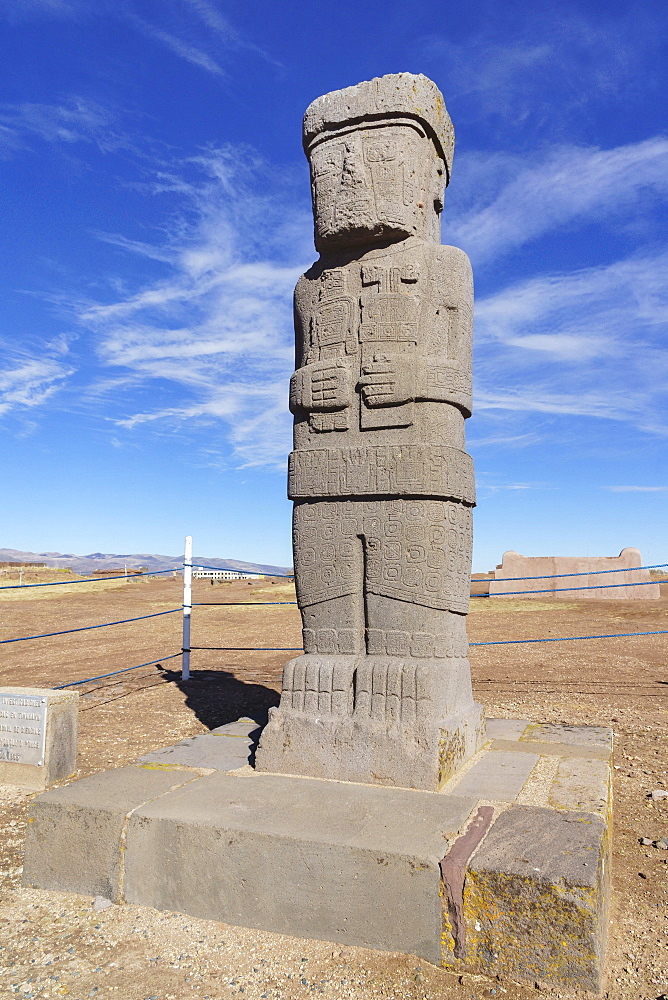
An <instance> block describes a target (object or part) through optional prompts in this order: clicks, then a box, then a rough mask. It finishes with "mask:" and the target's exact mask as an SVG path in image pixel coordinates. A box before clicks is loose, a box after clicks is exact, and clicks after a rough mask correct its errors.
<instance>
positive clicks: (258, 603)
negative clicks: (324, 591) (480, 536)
mask: <svg viewBox="0 0 668 1000" xmlns="http://www.w3.org/2000/svg"><path fill="white" fill-rule="evenodd" d="M666 567H668V563H656V564H654V565H652V566H637V567H629V568H623V569H607V570H594V571H593V572H582V573H579V572H578V573H557V574H546V575H545V576H526V577H506V578H505V579H504V582H506V581H520V580H547V579H558V578H564V577H580V576H587V577H590V576H595V575H600V574H605V573H620V572H631V571H637V570H650V569H663V568H666ZM182 568H183V567H180V566H179V567H172V568H171V569H164V570H155V571H146V572H144V573H132V574H130V575H128V574H123V575H119V576H111V577H110V576H101V577H86V578H82V579H80V580H57V581H53V582H51V583H31V584H25V587H26V588H29V587H58V586H65V585H69V586H71V585H72V584H77V583H98V582H101V581H103V580H121V579H134V578H137V577H141V576H160V575H163V574H165V573H175V572H181V570H182ZM193 568H194V569H209V570H221V569H224V568H222V567H220V566H202V565H199V564H197V565H193ZM231 572H235V571H234V570H232V571H231ZM248 575H249V576H255V577H262V576H269V577H276V578H281V579H287V580H294V574H292V573H268V574H262V573H260V572H258V573H252V574H248ZM488 582H493V581H491V580H488V579H483V580H480V581H472V583H480V584H482V585H484V584H486V583H488ZM659 582H661V581H659V580H648V581H645V580H643V581H639V582H637V583H611V584H603V583H601V584H598V585H596V584H595V585H589V586H586V587H555V588H545V589H541V590H525V591H509V592H507V593H505V594H472V595H471V596H472V597H475V598H483V597H484V598H490V597H515V596H524V595H529V594H554V593H557V592H560V593H561V592H567V591H581V590H598V589H614V588H616V587H642V586H648V585H650V584H653V583H659ZM18 589H23V585H21V584H12V585H9V586H2V587H0V590H18ZM296 605H297V602H296V601H199V602H194V603H193V604H192V605H190V606H191V607H218V606H220V607H236V606H241V607H257V606H275V607H277V606H293V607H294V606H296ZM184 607H185V604H184ZM184 607H179V608H171V609H170V610H168V611H157V612H154V613H152V614H148V615H138V616H136V617H134V618H124V619H121V620H120V621H113V622H101V623H99V624H95V625H84V626H80V627H78V628H71V629H63V630H61V631H58V632H45V633H42V634H39V635H29V636H22V637H20V638H17V639H3V640H0V645H6V644H9V643H14V642H27V641H30V640H34V639H46V638H50V637H52V636H59V635H70V634H72V633H75V632H87V631H90V630H92V629H99V628H108V627H110V626H113V625H126V624H130V623H133V622H138V621H145V620H146V619H149V618H158V617H161V616H162V615H171V614H175V613H177V612H181V611H183V610H184ZM666 634H668V629H657V630H654V631H647V632H620V633H610V634H603V635H574V636H549V637H542V638H537V639H496V640H492V641H487V642H472V643H470V644H469V645H470V646H472V647H474V646H476V647H477V646H511V645H524V644H527V643H541V642H574V641H581V640H590V639H620V638H635V637H640V636H647V635H666ZM190 649H192V650H202V651H222V652H227V651H228V652H285V653H293V652H301V651H302V649H303V647H301V646H191V647H190V648H189V649H188V652H189V651H190ZM184 652H185V650H183V649H182V650H181V651H180V652H178V653H169V654H168V655H166V656H162V657H159V658H158V659H155V660H148V661H146V662H145V663H139V664H137V665H136V666H133V667H124V668H122V669H120V670H113V671H110V672H108V673H105V674H98V675H97V676H95V677H87V678H84V679H83V680H79V681H70V682H69V683H67V684H59V685H57V689H61V688H67V687H77V686H79V685H82V684H88V683H91V682H93V681H99V680H104V679H106V678H108V677H115V676H118V675H119V674H125V673H130V672H131V671H133V670H139V669H140V668H142V667H148V666H153V665H155V664H157V663H162V661H163V660H171V659H174V658H175V657H177V656H183V655H184Z"/></svg>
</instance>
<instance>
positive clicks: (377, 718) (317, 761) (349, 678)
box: [255, 654, 484, 792]
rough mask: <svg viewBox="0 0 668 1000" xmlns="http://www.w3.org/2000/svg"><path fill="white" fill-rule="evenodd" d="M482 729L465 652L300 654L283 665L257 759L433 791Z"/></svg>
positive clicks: (263, 764) (267, 764) (280, 769)
mask: <svg viewBox="0 0 668 1000" xmlns="http://www.w3.org/2000/svg"><path fill="white" fill-rule="evenodd" d="M483 736H484V718H483V711H482V706H481V705H479V704H478V703H477V702H475V701H474V700H473V696H472V693H471V671H470V667H469V663H468V660H466V659H465V658H462V657H460V658H455V657H451V658H449V659H448V661H447V669H446V661H445V658H444V659H441V660H436V659H427V658H425V659H411V658H402V657H388V656H385V657H383V656H357V657H356V656H329V657H327V656H320V655H313V654H305V655H304V656H299V657H296V658H295V659H294V660H291V661H289V662H288V663H287V664H286V666H285V669H284V672H283V693H282V695H281V704H280V705H279V707H278V708H274V709H271V710H270V713H269V722H268V724H267V725H266V726H265V728H264V730H263V732H262V736H261V738H260V745H259V747H258V750H257V755H256V761H255V766H256V768H257V769H258V770H259V771H266V772H271V773H280V774H300V775H303V776H305V777H313V778H327V779H333V780H336V781H355V782H359V783H362V784H378V785H386V786H390V787H398V788H417V789H424V790H425V791H429V792H437V791H438V790H439V788H440V787H441V786H442V785H443V784H444V782H446V781H447V780H448V779H449V778H451V777H452V776H453V775H454V774H455V772H456V771H457V769H458V768H459V767H460V766H461V765H462V764H463V763H464V762H465V761H466V760H468V759H469V758H470V757H471V756H472V755H473V754H475V753H476V751H477V750H478V749H479V748H480V746H481V744H482V741H483Z"/></svg>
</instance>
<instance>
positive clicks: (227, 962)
mask: <svg viewBox="0 0 668 1000" xmlns="http://www.w3.org/2000/svg"><path fill="white" fill-rule="evenodd" d="M46 590H47V588H43V589H42V590H39V591H32V592H31V591H25V592H23V593H21V594H19V595H18V596H17V592H16V591H12V592H5V593H10V594H11V595H13V596H12V597H11V598H10V599H4V600H3V601H2V604H1V608H2V612H3V614H2V638H14V637H19V636H23V635H32V634H36V633H43V632H49V631H57V630H61V629H66V628H74V627H76V626H79V625H82V624H89V623H90V624H93V623H96V622H101V621H117V620H119V619H122V618H130V617H134V616H135V615H140V614H150V613H152V612H154V611H163V610H167V609H169V608H172V607H177V606H178V604H179V601H180V596H179V583H178V581H177V580H172V579H168V580H162V581H151V582H149V583H142V582H139V581H132V582H129V583H127V584H126V583H124V582H123V581H121V582H120V583H119V584H118V585H113V586H112V585H111V584H110V583H106V584H105V585H104V589H103V590H100V591H90V590H88V589H86V592H85V593H84V592H81V591H83V590H84V587H83V586H82V588H81V590H80V591H79V592H77V590H76V587H74V586H73V587H63V588H60V590H61V591H68V593H66V594H63V593H61V594H58V592H56V594H54V592H53V591H50V592H49V593H48V595H47V594H45V591H46ZM663 590H664V594H663V596H662V599H661V600H660V601H654V602H650V601H638V602H621V601H609V602H608V601H606V602H599V601H578V602H570V601H564V600H560V601H553V602H548V601H542V600H530V599H525V600H511V599H506V600H494V601H493V602H492V601H486V600H480V601H474V602H472V614H471V616H470V619H469V633H470V638H471V641H472V642H485V641H493V640H499V639H527V638H538V637H548V636H549V637H557V636H568V635H591V634H602V633H615V634H618V633H621V632H640V631H650V630H659V629H662V628H663V629H668V585H664V587H663ZM37 595H39V596H37ZM291 596H292V595H291V593H290V591H289V589H288V588H287V587H286V585H285V584H281V583H280V582H276V583H275V584H271V583H269V582H267V581H264V582H262V583H254V584H253V585H252V586H248V585H247V584H245V583H242V582H239V583H230V584H226V585H220V586H215V587H211V586H210V585H209V584H208V583H205V582H198V583H196V586H195V594H194V599H195V600H196V601H202V602H206V601H215V602H221V603H222V602H225V601H233V602H239V601H248V600H250V601H252V602H258V603H263V602H266V601H270V600H290V599H291ZM192 642H193V645H197V646H201V647H222V646H237V647H239V646H241V647H256V646H265V647H266V646H282V647H292V646H299V643H300V634H299V619H298V614H297V611H296V608H294V607H291V606H287V607H285V606H268V607H264V608H262V609H259V608H253V607H245V606H241V607H236V608H219V609H216V608H207V607H202V608H198V609H196V610H195V612H194V620H193V635H192ZM179 647H180V620H179V615H178V614H174V615H164V616H162V617H160V618H154V619H148V620H147V621H143V622H141V623H135V624H133V625H123V626H113V627H111V628H109V629H100V630H96V631H93V632H88V633H75V634H74V635H72V636H57V637H53V638H49V639H43V640H38V641H34V642H22V643H17V644H16V645H8V646H5V647H4V651H3V654H2V655H3V662H2V665H1V666H0V685H2V686H5V685H10V684H28V685H35V686H53V685H55V684H58V683H65V682H67V681H72V680H77V679H81V678H85V677H90V676H94V675H97V674H102V673H107V672H110V671H113V670H120V669H123V668H125V667H128V666H133V665H134V664H136V663H141V662H144V661H146V660H152V659H155V657H156V656H159V655H165V654H167V653H171V652H175V651H177V650H178V648H179ZM667 653H668V636H666V635H655V636H646V637H643V638H635V639H605V640H603V639H602V640H588V641H581V642H563V643H561V642H560V643H556V642H555V643H543V644H540V643H537V644H526V645H517V646H479V647H474V648H472V650H471V663H472V670H473V678H474V689H475V692H476V696H477V697H478V699H479V700H480V701H482V702H483V704H484V705H485V709H486V712H487V714H488V715H489V716H506V717H521V718H529V719H533V720H536V721H547V722H575V723H578V722H580V723H589V724H592V725H607V726H611V727H612V728H613V729H614V731H615V830H614V843H613V851H614V858H613V881H614V887H615V896H614V900H613V910H612V914H611V923H610V942H609V948H608V955H607V970H608V981H607V985H606V991H605V994H604V995H605V996H607V997H609V998H610V1000H657V998H660V997H663V995H664V994H666V995H668V973H667V969H668V906H667V903H668V850H663V849H661V848H658V847H655V846H654V842H656V841H657V840H659V839H660V838H662V837H668V800H657V801H653V800H652V799H651V798H650V797H648V796H649V795H650V793H651V792H652V791H653V790H656V789H662V788H668V697H667V696H668V666H667V664H668V656H667ZM287 657H288V654H287V653H285V652H257V651H254V652H251V651H244V650H236V651H231V650H221V649H206V650H205V649H201V650H198V651H197V652H195V653H194V654H193V679H192V680H191V681H190V682H189V683H187V684H182V683H181V682H180V675H179V670H178V660H165V661H164V663H163V664H161V665H160V664H158V665H155V666H151V667H147V668H143V669H140V670H136V671H132V672H130V673H127V674H121V675H120V676H118V677H111V678H106V679H104V680H101V681H97V682H94V683H88V684H85V685H82V686H81V687H80V688H78V690H79V691H80V693H81V695H82V698H81V704H80V709H81V711H80V738H79V772H78V776H79V777H83V776H84V775H86V774H91V773H93V772H95V771H99V770H102V769H104V768H107V767H113V766H118V765H120V764H124V763H127V762H129V761H132V760H134V759H135V758H136V757H137V756H138V755H139V754H141V753H145V752H147V751H149V750H152V749H155V748H157V747H160V746H165V745H167V744H170V743H173V742H175V741H176V740H178V739H182V738H183V737H185V736H191V735H195V734H197V733H201V732H206V731H207V730H208V729H209V728H212V727H214V726H217V725H221V724H223V723H225V722H230V721H233V720H234V719H236V718H238V717H239V716H241V715H250V716H253V717H255V718H258V719H262V717H263V716H264V715H266V711H267V709H268V708H269V707H270V706H271V705H275V704H276V703H277V701H278V694H277V692H278V691H279V690H280V674H281V666H282V663H283V662H284V661H285V659H287ZM31 797H32V795H31V794H30V793H24V792H22V791H20V790H18V789H13V788H8V787H4V788H0V831H1V832H0V875H1V877H2V882H1V884H0V997H1V998H3V1000H4V998H5V997H24V998H27V1000H30V998H38V997H39V998H42V997H61V996H67V997H69V998H71V1000H84V998H87V997H96V998H102V997H104V998H110V997H115V998H119V1000H120V998H122V1000H182V998H184V997H201V998H204V1000H206V998H209V1000H219V998H221V1000H222V998H227V997H232V996H242V997H243V998H244V1000H246V998H248V1000H256V998H261V1000H264V998H266V1000H298V998H299V1000H301V998H305V997H307V996H311V995H318V996H320V995H322V996H323V997H324V998H341V1000H345V998H356V1000H357V998H362V997H373V998H387V1000H391V998H394V1000H400V998H401V1000H403V998H410V1000H436V998H439V1000H440V998H443V1000H451V998H452V1000H454V998H457V1000H482V998H483V997H497V998H498V1000H501V998H504V1000H525V998H528V997H530V996H531V997H535V996H537V995H544V996H546V997H554V996H563V997H575V996H587V994H573V993H568V992H566V991H563V990H561V991H559V990H550V989H549V988H548V987H547V986H545V985H544V984H540V983H539V984H536V985H535V986H530V985H518V984H515V983H512V982H510V981H506V980H501V981H499V980H487V979H483V978H481V977H473V976H463V977H460V976H456V975H452V974H450V973H448V972H445V971H444V970H442V969H437V968H434V967H433V966H431V965H429V964H428V963H426V962H424V961H420V960H417V959H415V958H414V957H411V956H406V955H398V954H386V953H381V952H373V951H369V950H365V949H362V948H349V947H345V948H342V947H341V946H340V945H336V944H334V943H328V942H320V941H304V940H301V939H297V938H289V937H285V936H281V935H276V934H269V933H265V932H261V931H255V930H248V929H245V928H238V927H231V926H228V925H226V924H221V923H217V922H214V921H206V920H197V919H193V918H191V917H187V916H183V915H182V914H175V913H161V912H158V911H155V910H151V909H148V908H143V907H136V906H126V905H123V906H119V905H112V906H107V907H104V908H101V909H100V908H99V907H100V903H99V902H98V904H97V905H95V902H94V901H93V900H92V899H91V898H90V897H83V896H73V895H66V894H64V893H55V892H42V891H38V890H33V889H23V888H21V886H20V878H21V865H22V852H23V841H24V833H25V817H26V810H27V806H28V804H29V801H30V799H31ZM643 837H644V838H646V839H648V840H650V841H651V842H652V843H651V844H648V845H643V844H641V843H640V840H641V838H643ZM268 877H270V873H268ZM379 905H381V906H382V900H379Z"/></svg>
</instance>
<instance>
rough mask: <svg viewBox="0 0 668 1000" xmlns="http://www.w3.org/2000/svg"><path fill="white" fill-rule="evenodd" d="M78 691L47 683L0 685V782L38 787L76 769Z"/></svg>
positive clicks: (57, 779)
mask: <svg viewBox="0 0 668 1000" xmlns="http://www.w3.org/2000/svg"><path fill="white" fill-rule="evenodd" d="M78 709H79V695H78V693H77V692H75V691H55V690H53V689H52V688H30V687H5V688H2V689H1V690H0V785H18V786H19V787H20V788H28V789H42V788H48V787H49V785H52V784H54V782H56V781H60V780H61V779H62V778H69V777H70V775H72V774H74V772H75V771H76V769H77V722H78Z"/></svg>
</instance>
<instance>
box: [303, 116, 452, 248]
mask: <svg viewBox="0 0 668 1000" xmlns="http://www.w3.org/2000/svg"><path fill="white" fill-rule="evenodd" d="M309 158H310V162H311V191H312V195H313V214H314V218H315V245H316V248H317V249H318V250H330V249H335V248H337V247H345V246H354V245H358V244H360V243H371V242H376V241H379V240H385V239H390V240H401V239H405V238H406V237H407V236H422V237H424V238H427V239H436V240H438V220H439V214H440V211H441V209H442V197H443V185H444V180H443V171H444V167H443V163H442V161H441V159H440V158H439V156H438V155H437V153H436V150H435V148H434V146H433V143H432V142H431V140H430V139H429V138H428V137H427V136H426V134H425V133H424V132H423V131H422V130H421V128H420V126H419V125H418V124H417V122H416V123H415V124H408V123H401V124H395V123H391V124H382V125H380V126H376V127H373V126H371V125H368V126H366V127H364V128H358V129H355V130H352V131H345V132H340V133H337V134H336V135H333V136H331V138H328V139H325V140H323V141H322V142H320V143H318V144H317V145H316V146H314V147H313V148H312V150H311V152H310V157H309Z"/></svg>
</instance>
